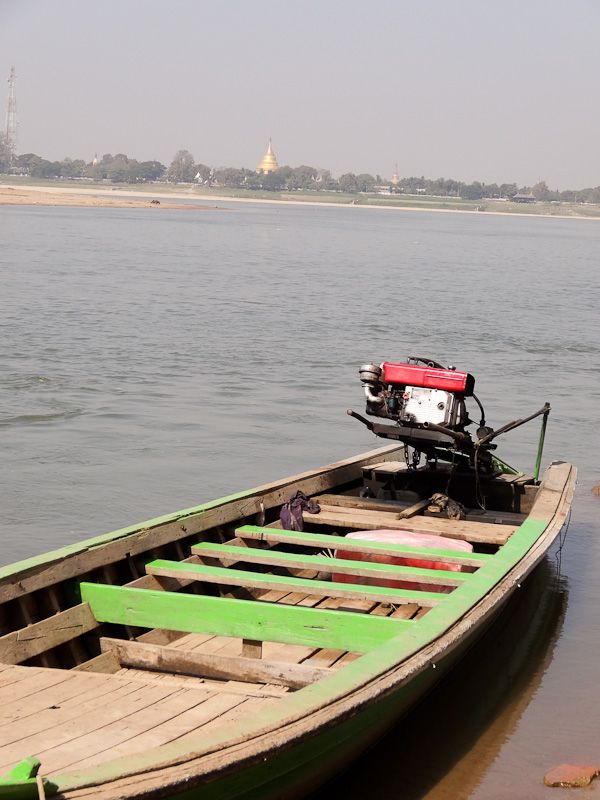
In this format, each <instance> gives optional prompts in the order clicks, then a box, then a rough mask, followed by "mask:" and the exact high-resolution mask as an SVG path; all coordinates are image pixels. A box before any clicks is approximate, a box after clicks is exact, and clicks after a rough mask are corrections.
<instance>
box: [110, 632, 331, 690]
mask: <svg viewBox="0 0 600 800" xmlns="http://www.w3.org/2000/svg"><path fill="white" fill-rule="evenodd" d="M100 649H101V650H102V652H110V653H114V654H115V655H116V657H117V658H118V660H119V663H120V665H121V666H122V667H129V668H133V669H143V670H153V671H159V672H168V673H169V674H173V675H193V676H195V677H199V678H216V679H218V680H228V681H229V680H236V681H242V682H247V683H275V684H278V685H280V686H288V687H290V688H292V689H299V688H301V687H302V686H308V685H309V684H310V683H314V682H315V681H318V680H320V679H321V678H324V677H325V676H326V675H328V674H329V673H330V670H328V669H320V668H316V667H309V666H304V665H303V664H291V663H288V662H284V661H282V662H280V661H263V660H261V659H258V658H244V657H242V656H224V655H217V654H214V653H202V652H195V651H193V650H187V649H186V650H184V649H182V648H177V647H168V646H164V645H155V644H145V643H143V642H131V641H125V640H123V639H110V638H107V637H102V638H101V639H100Z"/></svg>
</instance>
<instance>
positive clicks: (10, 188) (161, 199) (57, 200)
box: [0, 184, 600, 220]
mask: <svg viewBox="0 0 600 800" xmlns="http://www.w3.org/2000/svg"><path fill="white" fill-rule="evenodd" d="M181 200H185V201H186V202H185V203H181V202H177V201H181ZM198 200H200V201H204V203H198V202H194V201H198ZM152 201H155V202H152ZM156 201H158V202H156ZM217 202H219V203H265V204H283V205H290V206H320V207H325V206H329V207H331V208H340V207H342V208H352V209H365V208H368V209H377V210H381V211H412V212H415V213H418V212H433V213H436V214H476V215H477V216H480V217H482V216H500V217H508V216H511V217H529V218H531V217H534V218H535V217H537V218H541V219H588V220H589V219H591V220H600V212H599V213H595V212H592V213H589V211H588V213H587V214H584V213H581V211H580V210H579V209H576V208H573V206H571V205H569V208H568V210H569V211H570V213H564V212H563V213H555V210H552V213H545V211H546V209H543V210H542V209H541V208H537V209H536V210H533V209H532V210H527V211H525V210H523V211H521V210H520V209H519V210H516V209H514V208H508V207H506V208H504V207H503V204H501V203H499V202H496V203H494V207H492V208H489V207H488V208H484V207H476V208H440V207H436V206H435V205H427V206H422V205H400V204H397V203H393V202H391V203H386V202H385V201H383V202H378V203H377V204H375V203H372V202H360V203H356V202H355V201H354V202H348V200H345V201H341V200H340V201H339V202H337V201H336V200H333V199H329V200H313V199H306V198H303V199H295V198H290V197H273V198H265V197H231V196H227V195H216V194H214V195H213V194H205V195H203V194H200V193H199V192H196V191H194V190H193V189H190V190H187V191H177V190H175V191H173V190H172V189H171V188H170V187H169V189H165V190H163V191H161V190H160V189H159V190H156V189H155V190H154V191H147V190H140V189H138V187H137V186H136V187H127V188H123V189H120V188H117V187H113V188H102V187H94V188H83V187H81V188H80V187H78V186H77V187H74V186H49V185H37V186H35V185H29V184H27V185H20V186H19V185H17V184H7V185H2V184H0V205H33V206H36V205H42V206H80V207H90V208H151V209H161V208H163V209H164V208H168V209H172V210H173V209H179V210H185V211H190V210H192V211H193V210H202V211H205V210H213V211H214V210H215V209H220V210H224V209H223V207H222V206H217V205H216V203H217ZM548 210H549V209H548ZM565 210H566V209H565ZM556 211H558V209H556Z"/></svg>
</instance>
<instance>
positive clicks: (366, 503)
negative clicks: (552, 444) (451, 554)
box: [311, 479, 533, 525]
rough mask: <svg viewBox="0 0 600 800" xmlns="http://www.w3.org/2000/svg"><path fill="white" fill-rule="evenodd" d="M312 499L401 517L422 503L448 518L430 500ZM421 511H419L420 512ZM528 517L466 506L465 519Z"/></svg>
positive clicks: (515, 519)
mask: <svg viewBox="0 0 600 800" xmlns="http://www.w3.org/2000/svg"><path fill="white" fill-rule="evenodd" d="M532 480H533V479H532ZM311 499H312V500H314V501H315V502H316V503H319V504H323V505H325V506H337V507H341V508H359V509H363V510H366V511H384V512H389V513H394V512H396V513H398V514H399V515H400V516H399V518H400V519H402V518H406V517H407V516H413V514H412V513H409V512H410V509H411V508H413V509H414V508H416V507H417V506H419V505H421V504H422V506H421V509H420V512H422V513H423V514H424V515H425V516H428V517H431V518H432V519H447V514H446V512H440V513H434V512H432V511H428V509H427V506H428V505H429V503H430V501H429V500H424V501H421V503H415V504H414V505H411V503H410V502H407V501H405V500H380V499H377V498H374V497H359V496H357V495H353V494H319V495H313V496H312V498H311ZM420 512H419V513H420ZM526 518H527V514H520V513H518V512H516V511H497V510H493V509H487V510H484V509H483V508H466V509H465V519H466V520H467V521H469V522H491V523H493V524H496V525H498V524H507V525H520V524H521V523H522V522H524V521H525V519H526Z"/></svg>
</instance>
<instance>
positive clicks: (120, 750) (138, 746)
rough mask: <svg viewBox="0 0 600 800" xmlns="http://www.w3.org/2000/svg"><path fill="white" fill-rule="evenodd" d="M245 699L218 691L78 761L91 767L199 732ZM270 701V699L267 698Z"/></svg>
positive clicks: (80, 765) (78, 765) (80, 764)
mask: <svg viewBox="0 0 600 800" xmlns="http://www.w3.org/2000/svg"><path fill="white" fill-rule="evenodd" d="M245 701H246V698H244V697H242V696H241V695H239V696H235V695H217V696H213V697H211V698H209V699H208V700H205V701H204V702H203V703H200V704H198V705H196V706H194V707H192V708H189V709H188V710H187V711H183V712H182V713H180V714H178V715H177V716H176V717H173V718H172V719H170V720H168V721H166V722H163V723H162V724H161V725H159V726H156V727H154V728H150V729H148V730H147V731H145V732H144V733H140V734H138V735H137V736H136V737H134V738H132V739H129V740H128V741H126V742H123V743H121V744H119V745H116V746H115V745H113V746H112V747H111V748H110V750H109V751H108V752H107V751H106V750H105V751H102V752H99V753H96V754H95V755H94V756H92V757H89V758H85V759H83V760H82V761H80V762H78V763H77V765H76V766H77V767H89V766H92V765H93V764H99V763H102V761H105V760H107V759H108V758H110V759H111V760H112V759H113V758H119V757H121V756H127V755H129V754H131V753H139V752H143V751H145V750H147V749H149V748H151V747H158V746H159V745H162V744H167V743H168V742H172V741H174V740H175V739H180V738H181V737H182V736H185V735H186V734H196V735H198V731H199V730H200V729H201V728H202V726H203V725H206V724H207V723H209V722H210V721H211V720H213V719H215V718H218V717H221V716H222V715H223V714H224V713H226V712H227V711H229V710H231V709H232V708H235V707H236V706H239V705H241V704H242V703H244V702H245ZM265 702H270V701H268V700H267V701H265Z"/></svg>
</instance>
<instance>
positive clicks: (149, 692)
mask: <svg viewBox="0 0 600 800" xmlns="http://www.w3.org/2000/svg"><path fill="white" fill-rule="evenodd" d="M73 674H74V673H73ZM74 675H75V674H74ZM77 677H78V676H76V675H75V678H77ZM113 680H115V678H114V677H113ZM176 691H178V689H177V688H176V687H173V686H166V687H165V688H164V689H163V688H162V687H161V686H159V685H152V686H145V685H143V684H141V685H140V686H139V687H138V688H137V689H136V690H134V691H133V692H130V693H128V694H126V695H125V696H124V697H122V698H121V699H120V702H119V703H118V704H107V703H105V702H104V703H102V705H101V707H100V708H96V707H95V706H94V708H93V711H94V713H93V714H90V713H87V711H86V709H85V708H83V707H80V710H81V713H80V715H79V716H78V717H77V718H75V719H72V718H69V719H63V721H62V722H61V716H60V715H57V717H56V720H55V724H54V725H53V727H52V728H44V729H42V730H40V729H39V728H38V731H37V732H36V733H34V734H32V735H30V736H27V737H25V738H23V739H19V741H17V742H14V743H12V744H9V745H7V746H5V747H2V748H0V773H2V772H4V771H5V770H7V769H9V768H10V767H11V765H13V764H14V763H15V762H17V761H19V760H20V759H21V758H23V753H35V754H36V755H37V756H38V757H40V758H42V757H43V754H45V753H46V752H47V751H48V750H51V749H54V748H55V747H60V746H62V745H64V744H66V743H68V742H71V743H72V742H73V741H75V740H77V739H79V738H81V737H82V736H85V735H87V734H88V733H91V732H93V731H99V730H100V729H102V728H104V727H105V726H106V725H108V724H110V723H111V722H115V721H116V720H118V719H120V718H121V717H125V716H127V715H128V714H131V713H135V712H137V711H139V710H141V709H143V708H145V707H147V706H150V705H152V704H154V703H156V702H158V701H159V700H163V699H165V698H166V697H168V696H170V695H172V694H174V693H175V692H176ZM92 702H94V701H92ZM98 738H100V739H101V738H102V735H101V734H100V735H99V736H98ZM43 762H44V764H46V766H48V765H47V759H46V758H45V757H43ZM51 768H52V769H54V768H55V767H54V765H53V766H52V767H51Z"/></svg>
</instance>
